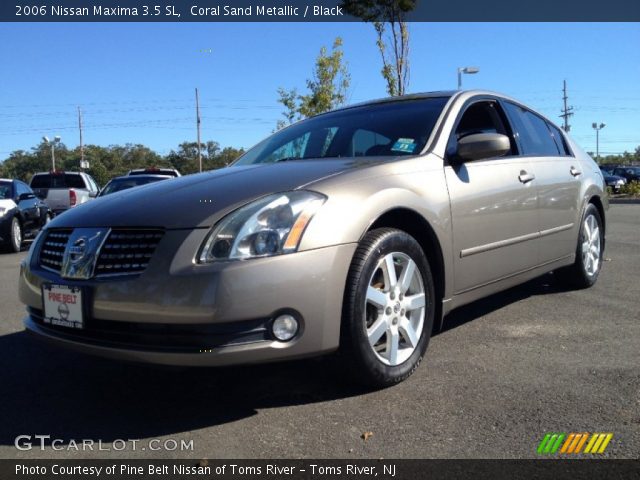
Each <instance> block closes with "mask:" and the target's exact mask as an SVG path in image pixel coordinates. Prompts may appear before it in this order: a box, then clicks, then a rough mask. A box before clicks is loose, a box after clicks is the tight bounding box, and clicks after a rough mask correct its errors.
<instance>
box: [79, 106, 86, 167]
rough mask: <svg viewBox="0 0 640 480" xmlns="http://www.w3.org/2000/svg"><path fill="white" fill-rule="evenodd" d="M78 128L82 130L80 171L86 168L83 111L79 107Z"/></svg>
mask: <svg viewBox="0 0 640 480" xmlns="http://www.w3.org/2000/svg"><path fill="white" fill-rule="evenodd" d="M78 128H79V129H80V170H83V169H84V168H85V163H84V144H83V143H82V110H80V107H78Z"/></svg>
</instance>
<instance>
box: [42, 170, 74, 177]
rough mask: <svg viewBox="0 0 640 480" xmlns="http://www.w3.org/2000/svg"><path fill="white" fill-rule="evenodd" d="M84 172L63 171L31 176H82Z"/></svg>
mask: <svg viewBox="0 0 640 480" xmlns="http://www.w3.org/2000/svg"><path fill="white" fill-rule="evenodd" d="M83 173H84V172H65V171H64V170H56V171H55V172H36V173H34V174H33V176H34V177H35V176H36V175H82V174H83Z"/></svg>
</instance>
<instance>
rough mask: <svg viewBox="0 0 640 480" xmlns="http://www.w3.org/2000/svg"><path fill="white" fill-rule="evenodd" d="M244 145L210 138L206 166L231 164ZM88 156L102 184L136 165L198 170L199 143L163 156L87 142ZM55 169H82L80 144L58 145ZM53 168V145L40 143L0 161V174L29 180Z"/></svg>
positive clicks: (136, 147)
mask: <svg viewBox="0 0 640 480" xmlns="http://www.w3.org/2000/svg"><path fill="white" fill-rule="evenodd" d="M242 153H244V150H243V149H236V148H232V147H226V148H224V149H222V150H221V149H220V145H219V144H218V143H217V142H213V141H209V142H206V143H204V144H202V166H203V170H212V169H216V168H220V167H223V166H225V165H228V164H229V163H231V162H232V161H233V160H235V159H236V158H238V157H239V156H240V155H241V154H242ZM84 156H85V159H86V160H88V161H89V165H90V168H89V169H88V170H87V173H89V175H91V176H92V177H93V178H95V180H96V182H97V183H98V184H99V185H105V184H106V183H107V182H108V181H109V180H110V179H111V178H113V177H117V176H119V175H125V174H126V173H127V172H128V171H129V170H132V169H134V168H147V167H171V168H177V169H178V170H179V171H180V173H182V174H183V175H186V174H189V173H195V172H197V171H198V160H197V159H198V144H197V143H196V142H184V143H182V144H181V145H180V146H179V147H178V149H177V150H175V151H174V150H172V151H171V152H170V153H169V154H168V155H166V156H164V157H163V156H161V155H158V154H157V153H156V152H154V151H153V150H151V149H150V148H148V147H146V146H144V145H139V144H137V145H133V144H126V145H110V146H109V147H100V146H97V145H86V146H85V147H84ZM55 157H56V169H58V170H65V171H71V172H72V171H79V170H80V168H79V167H80V158H81V154H80V148H79V147H78V148H75V149H74V150H68V149H67V147H66V146H65V145H64V144H59V145H57V146H56V149H55ZM50 170H51V149H50V147H49V146H48V145H47V144H45V143H41V144H39V145H38V146H36V147H34V148H32V149H31V152H25V151H24V150H16V151H15V152H12V153H11V154H10V155H9V157H8V158H7V159H5V161H4V162H2V163H0V177H5V178H19V179H21V180H24V181H26V182H29V180H30V179H31V177H32V176H33V174H34V173H36V172H48V171H50Z"/></svg>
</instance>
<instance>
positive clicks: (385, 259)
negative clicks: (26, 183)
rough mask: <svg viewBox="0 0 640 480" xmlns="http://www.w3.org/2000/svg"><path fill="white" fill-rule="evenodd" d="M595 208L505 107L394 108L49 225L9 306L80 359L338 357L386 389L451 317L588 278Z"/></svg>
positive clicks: (561, 153)
mask: <svg viewBox="0 0 640 480" xmlns="http://www.w3.org/2000/svg"><path fill="white" fill-rule="evenodd" d="M607 208H608V203H607V195H606V191H605V186H604V181H603V178H602V174H601V173H600V170H599V169H598V166H597V165H596V163H595V162H594V161H593V160H592V159H591V157H589V155H587V154H586V153H585V152H584V151H583V150H582V149H581V148H580V147H579V146H578V145H577V144H576V143H575V142H574V141H573V140H572V139H571V138H570V137H569V136H567V135H566V134H565V133H564V132H563V131H562V130H561V129H560V128H558V127H557V126H556V125H554V124H553V123H552V122H551V121H549V120H548V119H546V118H545V117H543V116H541V115H540V114H538V113H536V112H534V111H533V110H531V109H530V108H528V107H526V106H524V105H523V104H521V103H520V102H518V101H517V100H514V99H512V98H509V97H506V96H503V95H499V94H495V93H491V92H487V91H469V92H465V91H456V92H434V93H427V94H417V95H408V96H401V97H393V98H389V99H383V100H378V101H373V102H369V103H364V104H359V105H355V106H350V107H347V108H343V109H340V110H336V111H333V112H328V113H325V114H322V115H318V116H316V117H312V118H309V119H306V120H303V121H300V122H298V123H295V124H293V125H291V126H288V127H286V128H284V129H281V130H279V131H278V132H276V133H274V134H273V135H272V136H270V137H269V138H267V139H265V140H264V141H262V142H260V143H259V144H257V145H256V146H255V147H253V148H252V149H251V150H249V151H248V152H247V153H245V154H244V155H243V156H242V157H240V158H239V159H238V160H237V161H236V162H235V163H233V164H232V165H231V166H229V167H227V168H221V169H219V170H214V171H210V172H204V173H201V174H194V175H188V176H184V177H181V178H176V179H174V180H171V181H169V182H164V181H163V182H157V183H155V184H152V185H148V186H145V187H141V188H136V189H132V190H131V191H130V192H125V193H123V194H122V195H109V196H106V197H105V198H103V199H101V200H99V201H96V202H93V203H91V204H89V205H84V206H80V207H78V208H74V209H73V210H71V211H69V212H67V213H65V214H64V215H62V216H60V217H59V218H55V219H54V220H53V221H52V222H51V223H50V224H49V225H48V227H47V229H46V231H45V233H44V234H42V235H41V236H40V237H39V239H38V241H37V242H36V243H37V244H36V245H34V246H33V247H32V249H31V251H30V254H29V255H28V256H27V258H26V259H25V260H24V262H23V263H22V265H21V269H20V281H19V295H20V299H21V300H22V302H23V303H25V304H26V305H27V317H26V319H25V325H26V327H27V329H28V330H29V331H31V332H33V333H35V334H37V335H38V336H39V337H41V338H44V339H48V340H50V341H52V342H54V343H57V344H59V345H63V346H67V347H71V348H75V349H77V350H81V351H85V352H88V353H94V354H97V355H103V356H106V357H111V358H117V359H130V360H136V361H142V362H150V363H159V364H174V365H183V366H184V365H193V366H196V365H200V366H205V365H230V364H238V363H261V362H269V361H275V360H285V359H295V358H301V357H307V356H313V355H320V354H324V353H329V352H332V351H335V350H336V349H338V348H339V347H340V348H342V349H343V353H344V355H343V356H341V359H342V361H343V362H344V366H345V368H349V369H352V370H353V371H354V374H355V377H356V378H357V380H359V381H361V382H366V383H369V384H372V385H375V386H378V387H380V386H388V385H392V384H395V383H397V382H400V381H402V380H404V379H406V378H407V377H408V376H409V375H411V374H412V373H413V371H414V370H415V369H416V368H417V367H418V365H419V364H420V362H421V360H422V358H423V356H424V354H425V351H426V348H427V344H428V342H429V338H430V337H431V334H432V331H433V330H434V328H436V329H439V328H441V327H442V322H443V318H444V316H445V315H446V314H447V313H448V312H450V311H451V310H453V309H454V308H457V307H459V306H461V305H464V304H467V303H470V302H472V301H474V300H477V299H479V298H482V297H485V296H487V295H491V294H493V293H496V292H498V291H501V290H504V289H506V288H509V287H512V286H514V285H516V284H519V283H522V282H524V281H527V280H529V279H531V278H534V277H537V276H539V275H542V274H544V273H546V272H549V271H551V270H555V271H556V278H557V279H558V281H559V282H564V283H565V284H566V285H570V286H572V287H574V288H586V287H590V286H591V285H593V284H594V283H595V282H596V280H597V279H598V275H599V273H600V269H601V266H602V259H603V251H604V245H605V226H606V221H605V213H606V210H607ZM65 298H69V299H72V300H73V304H67V303H64V300H63V299H65ZM531 315H532V318H531V321H535V322H539V323H540V325H545V319H544V318H543V316H541V315H540V312H538V311H536V310H535V308H534V309H532V310H531ZM492 348H496V349H497V348H500V345H498V344H495V345H493V346H492Z"/></svg>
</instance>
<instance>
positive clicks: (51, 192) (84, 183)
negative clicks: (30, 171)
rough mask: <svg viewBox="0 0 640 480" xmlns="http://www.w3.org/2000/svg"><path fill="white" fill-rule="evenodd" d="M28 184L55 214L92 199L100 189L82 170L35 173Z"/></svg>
mask: <svg viewBox="0 0 640 480" xmlns="http://www.w3.org/2000/svg"><path fill="white" fill-rule="evenodd" d="M30 186H31V189H32V190H33V191H34V193H35V194H36V196H37V197H38V198H40V199H42V200H44V202H45V203H46V204H47V205H48V206H49V208H50V209H51V211H52V212H53V213H54V214H56V215H57V214H60V213H62V212H64V211H65V210H68V209H69V208H71V207H75V206H76V205H82V204H83V203H86V202H88V201H89V200H93V199H94V198H95V197H96V196H97V195H98V192H99V191H100V189H99V188H98V185H97V184H96V182H95V180H94V179H93V178H92V177H91V175H89V174H87V173H84V172H62V171H53V172H40V173H36V174H34V175H33V177H31V182H30Z"/></svg>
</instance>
